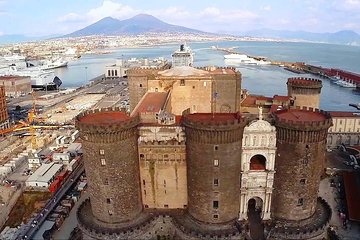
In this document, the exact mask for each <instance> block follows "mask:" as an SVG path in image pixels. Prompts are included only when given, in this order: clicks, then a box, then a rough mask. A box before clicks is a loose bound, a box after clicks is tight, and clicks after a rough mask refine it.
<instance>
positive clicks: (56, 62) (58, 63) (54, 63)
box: [40, 58, 68, 70]
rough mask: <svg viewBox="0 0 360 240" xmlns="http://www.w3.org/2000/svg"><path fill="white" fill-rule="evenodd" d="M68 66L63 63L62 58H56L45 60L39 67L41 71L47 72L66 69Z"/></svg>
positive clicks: (66, 63) (65, 62)
mask: <svg viewBox="0 0 360 240" xmlns="http://www.w3.org/2000/svg"><path fill="white" fill-rule="evenodd" d="M67 65H68V62H67V61H65V60H64V59H62V58H57V59H50V60H46V61H45V62H44V63H43V64H42V65H41V66H40V68H41V69H42V70H49V69H55V68H61V67H66V66H67Z"/></svg>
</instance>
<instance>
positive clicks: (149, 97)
mask: <svg viewBox="0 0 360 240" xmlns="http://www.w3.org/2000/svg"><path fill="white" fill-rule="evenodd" d="M167 95H168V93H167V92H147V93H146V94H145V96H144V98H143V99H142V101H141V102H140V103H139V104H138V105H137V106H136V108H135V110H134V112H133V113H132V114H131V115H136V114H137V113H145V112H153V113H157V112H159V111H160V110H161V109H163V107H164V104H165V102H166V98H167Z"/></svg>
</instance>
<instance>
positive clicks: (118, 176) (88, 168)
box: [77, 111, 142, 223]
mask: <svg viewBox="0 0 360 240" xmlns="http://www.w3.org/2000/svg"><path fill="white" fill-rule="evenodd" d="M83 115H87V117H88V118H92V117H93V116H95V115H96V113H95V114H94V113H92V112H91V111H90V112H88V113H85V114H83ZM81 118H82V116H81V115H80V117H78V120H77V127H78V129H79V131H80V137H81V139H82V141H83V143H82V144H83V149H84V165H85V172H86V175H87V178H88V180H89V181H88V193H89V196H90V199H91V206H92V213H93V215H94V217H95V218H96V219H97V220H100V221H101V222H105V223H117V222H125V221H129V220H131V219H134V218H136V217H137V216H138V215H139V214H140V212H141V211H142V202H141V195H140V181H139V180H140V176H139V162H138V144H137V128H136V126H137V124H138V119H137V118H134V119H127V120H124V122H120V123H116V124H114V125H112V126H111V127H109V126H105V127H104V126H101V125H100V126H94V125H92V124H91V123H90V124H88V123H84V122H82V120H81ZM94 118H95V117H94ZM105 118H107V116H105ZM125 169H126V170H125Z"/></svg>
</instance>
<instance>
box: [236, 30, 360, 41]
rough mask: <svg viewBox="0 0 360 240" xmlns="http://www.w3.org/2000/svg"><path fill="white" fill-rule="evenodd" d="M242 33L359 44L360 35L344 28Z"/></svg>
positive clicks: (255, 35) (256, 35) (252, 35)
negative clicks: (330, 31) (313, 31)
mask: <svg viewBox="0 0 360 240" xmlns="http://www.w3.org/2000/svg"><path fill="white" fill-rule="evenodd" d="M242 35H246V36H251V37H266V38H275V39H288V40H290V39H292V40H304V41H312V42H326V43H336V44H346V45H360V35H359V34H357V33H356V32H354V31H350V30H344V31H339V32H335V33H312V32H306V31H286V30H273V29H259V30H254V31H248V32H245V33H242Z"/></svg>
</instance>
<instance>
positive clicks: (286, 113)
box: [275, 109, 327, 122]
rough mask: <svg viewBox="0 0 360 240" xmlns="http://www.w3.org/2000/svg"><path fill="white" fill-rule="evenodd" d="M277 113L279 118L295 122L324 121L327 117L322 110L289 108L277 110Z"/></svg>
mask: <svg viewBox="0 0 360 240" xmlns="http://www.w3.org/2000/svg"><path fill="white" fill-rule="evenodd" d="M275 114H276V116H277V117H278V118H279V120H287V121H294V122H322V121H324V120H326V119H327V117H326V115H325V114H324V113H322V112H319V111H310V110H301V109H287V110H282V111H277V112H276V113H275Z"/></svg>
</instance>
